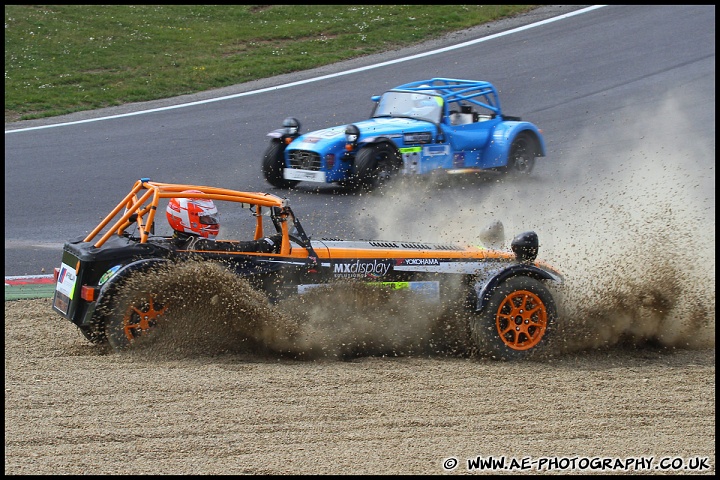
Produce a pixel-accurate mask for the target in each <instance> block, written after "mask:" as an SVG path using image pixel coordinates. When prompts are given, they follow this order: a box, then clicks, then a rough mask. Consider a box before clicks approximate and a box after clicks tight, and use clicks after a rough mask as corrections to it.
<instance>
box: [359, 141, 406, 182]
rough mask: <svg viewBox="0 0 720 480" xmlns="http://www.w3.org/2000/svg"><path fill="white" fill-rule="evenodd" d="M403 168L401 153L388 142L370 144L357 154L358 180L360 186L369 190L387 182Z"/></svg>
mask: <svg viewBox="0 0 720 480" xmlns="http://www.w3.org/2000/svg"><path fill="white" fill-rule="evenodd" d="M401 168H402V158H401V157H400V154H399V153H398V151H397V149H396V148H395V147H394V146H393V145H390V144H388V143H378V144H374V145H368V146H366V147H364V148H361V149H360V151H359V152H358V153H357V155H356V156H355V178H356V181H357V183H358V186H360V187H362V188H365V189H367V190H372V189H374V188H377V187H380V186H382V185H384V184H386V183H387V182H388V181H389V180H390V179H392V178H393V177H394V176H395V175H397V173H398V172H399V171H400V169H401Z"/></svg>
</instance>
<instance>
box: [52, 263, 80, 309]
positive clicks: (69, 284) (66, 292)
mask: <svg viewBox="0 0 720 480" xmlns="http://www.w3.org/2000/svg"><path fill="white" fill-rule="evenodd" d="M76 281H77V272H76V271H75V269H74V268H72V267H71V266H70V265H66V264H65V263H63V264H62V265H60V273H59V274H58V279H57V283H56V284H55V299H54V300H53V307H54V308H55V309H57V310H58V311H60V312H62V313H63V314H67V312H68V308H69V307H70V300H72V298H73V292H74V291H75V282H76Z"/></svg>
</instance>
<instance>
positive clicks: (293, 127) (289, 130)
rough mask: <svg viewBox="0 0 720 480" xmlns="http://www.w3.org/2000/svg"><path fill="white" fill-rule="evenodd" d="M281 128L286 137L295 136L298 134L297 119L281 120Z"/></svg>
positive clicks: (298, 123)
mask: <svg viewBox="0 0 720 480" xmlns="http://www.w3.org/2000/svg"><path fill="white" fill-rule="evenodd" d="M283 128H284V129H285V134H286V135H297V134H298V133H299V132H300V122H299V121H298V120H297V118H293V117H288V118H286V119H285V120H283Z"/></svg>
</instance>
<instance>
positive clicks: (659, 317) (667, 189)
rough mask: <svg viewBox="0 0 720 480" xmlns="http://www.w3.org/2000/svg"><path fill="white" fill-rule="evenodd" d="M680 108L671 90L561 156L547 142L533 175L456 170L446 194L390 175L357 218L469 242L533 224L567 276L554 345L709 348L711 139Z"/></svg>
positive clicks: (411, 234) (545, 251) (411, 233)
mask: <svg viewBox="0 0 720 480" xmlns="http://www.w3.org/2000/svg"><path fill="white" fill-rule="evenodd" d="M682 111H683V110H682V102H680V101H675V100H672V99H670V100H667V101H665V102H663V103H661V104H660V105H659V106H658V108H657V110H656V111H651V112H646V113H645V114H642V113H641V114H638V113H637V112H635V113H633V118H632V119H630V120H624V121H623V119H622V112H620V113H619V114H618V118H617V119H615V118H614V119H613V120H612V121H611V122H607V123H608V125H611V126H612V128H609V129H604V130H600V129H598V128H597V127H595V128H594V129H593V131H592V132H587V133H586V134H585V135H581V136H580V137H578V138H577V139H576V140H573V141H572V142H571V144H570V145H569V147H568V148H567V150H566V151H565V152H563V155H562V156H563V157H564V158H563V162H564V164H563V165H562V166H560V165H558V158H553V157H554V156H556V154H554V153H553V152H552V151H551V152H549V156H548V157H547V158H542V159H539V160H538V162H542V163H543V164H544V165H543V167H541V168H538V169H536V171H535V173H534V174H533V176H532V177H531V178H529V179H507V178H499V177H498V178H493V177H490V178H486V179H484V180H482V181H478V182H475V183H474V184H467V183H464V182H454V184H453V185H452V189H453V192H452V193H449V192H445V194H444V195H441V194H439V193H438V190H437V189H438V186H439V187H441V189H442V187H443V185H438V184H437V182H436V181H431V182H425V183H418V182H398V184H396V185H394V188H392V189H389V190H388V191H386V192H384V194H383V195H378V196H377V198H376V199H375V204H374V205H373V206H370V207H368V208H367V209H366V210H368V211H374V212H382V211H387V212H388V214H387V215H383V216H378V217H373V218H369V217H363V218H361V220H363V221H364V222H365V224H366V228H368V229H375V230H377V231H379V232H383V234H385V236H387V235H388V232H392V233H391V234H390V236H391V237H399V238H418V237H417V236H419V235H423V238H428V235H432V236H434V240H436V241H458V242H462V243H466V244H478V243H479V242H478V237H479V235H480V234H481V233H482V232H483V229H484V228H485V227H484V225H487V224H490V223H491V222H493V221H497V220H500V221H502V223H503V225H504V229H505V232H506V234H507V237H506V238H505V241H504V242H503V243H502V245H501V246H504V247H507V246H508V244H509V242H510V240H511V238H512V236H514V235H515V234H517V233H520V232H522V231H527V230H535V231H536V232H537V233H538V235H539V239H540V254H539V258H540V259H542V260H545V261H548V262H549V263H551V264H552V265H554V266H555V267H557V268H558V269H560V271H562V272H563V274H564V275H565V280H566V283H565V285H564V286H563V287H562V289H561V291H559V292H557V293H558V295H559V297H560V301H558V307H559V310H560V322H559V330H561V331H560V332H559V334H558V336H557V338H556V341H557V340H558V339H561V343H560V344H558V345H557V346H556V348H557V350H558V352H568V351H577V350H583V349H589V348H599V347H607V346H611V345H616V344H626V343H628V344H630V345H634V346H637V345H638V344H643V343H652V344H659V345H660V346H665V347H676V348H714V346H715V181H714V178H715V171H714V165H715V160H714V159H715V148H714V139H706V140H702V139H701V141H698V138H697V137H698V135H697V133H696V132H695V131H694V130H693V129H692V127H689V126H688V125H691V122H689V121H688V119H684V118H682ZM636 115H639V118H640V119H641V120H637V119H635V118H634V117H635V116H636ZM713 131H714V129H713ZM565 157H566V159H565ZM553 162H554V163H553ZM548 170H551V171H552V174H550V175H548V174H547V173H546V174H544V175H542V176H541V177H540V178H538V176H540V175H541V174H540V173H538V172H543V171H544V172H547V171H548ZM533 177H534V178H533ZM483 195H484V196H483ZM388 204H391V205H394V209H393V210H392V211H388V210H387V209H386V208H385V207H384V205H388ZM399 210H400V211H405V212H406V214H405V215H398V213H397V212H398V211H399ZM399 218H400V219H404V221H398V219H399Z"/></svg>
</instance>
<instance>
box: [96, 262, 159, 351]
mask: <svg viewBox="0 0 720 480" xmlns="http://www.w3.org/2000/svg"><path fill="white" fill-rule="evenodd" d="M169 263H170V260H168V259H160V258H152V259H143V260H138V261H136V262H133V263H130V264H128V265H126V266H124V267H123V268H121V269H120V270H118V272H117V273H116V274H115V275H113V276H112V277H111V278H110V279H109V280H108V282H107V283H105V284H104V285H103V286H102V288H101V290H100V293H99V296H98V300H97V306H96V309H95V315H94V318H93V326H92V328H93V329H94V330H96V331H98V332H102V337H103V338H104V340H106V341H107V342H108V343H110V345H111V346H112V347H113V349H115V350H122V349H124V348H126V347H127V346H129V342H128V345H125V346H124V347H121V346H120V345H119V344H118V341H117V338H111V335H109V334H108V333H109V332H108V328H109V324H110V323H111V322H112V321H113V317H114V316H115V315H117V314H118V309H119V308H122V306H121V305H120V303H122V299H123V298H124V296H125V293H126V292H125V289H126V288H127V282H128V281H129V280H130V279H131V278H132V277H133V276H135V275H142V274H146V273H148V272H150V271H151V270H153V269H157V268H161V267H162V266H163V265H167V264H169Z"/></svg>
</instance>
